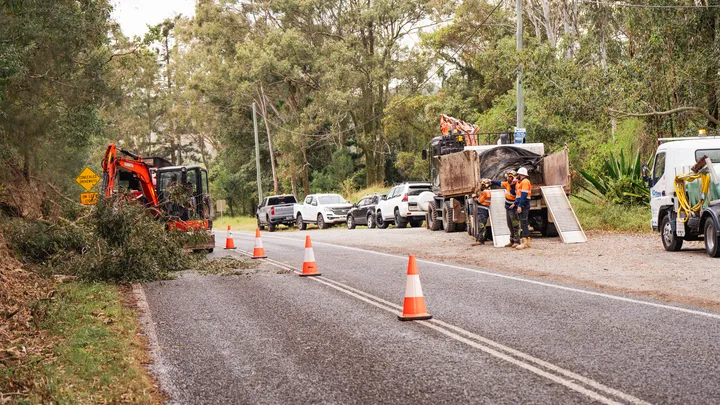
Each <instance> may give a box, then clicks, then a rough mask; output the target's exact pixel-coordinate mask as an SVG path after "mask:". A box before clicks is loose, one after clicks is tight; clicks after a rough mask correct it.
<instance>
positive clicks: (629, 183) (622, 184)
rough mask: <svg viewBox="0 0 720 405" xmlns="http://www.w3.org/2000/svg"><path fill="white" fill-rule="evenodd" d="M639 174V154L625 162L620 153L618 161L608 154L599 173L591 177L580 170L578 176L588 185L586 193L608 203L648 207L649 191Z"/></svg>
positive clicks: (640, 168) (640, 169) (640, 165)
mask: <svg viewBox="0 0 720 405" xmlns="http://www.w3.org/2000/svg"><path fill="white" fill-rule="evenodd" d="M641 172H642V161H641V158H640V153H639V152H637V153H635V157H634V158H633V159H629V160H626V159H625V153H624V152H622V151H621V152H620V158H619V159H616V158H615V155H614V154H610V156H609V158H608V159H607V160H606V161H605V166H604V168H603V170H602V171H601V172H600V173H598V174H596V175H593V174H591V173H588V172H586V171H584V170H580V175H581V176H582V177H583V178H584V179H585V180H587V182H588V183H589V184H590V187H587V186H586V187H584V188H585V189H586V190H587V191H588V192H590V193H591V194H592V195H594V196H596V197H598V198H601V199H603V200H605V201H607V202H609V203H612V204H619V205H626V206H627V205H649V204H650V189H649V188H648V187H647V186H646V185H645V183H644V181H643V179H642V173H641ZM578 198H581V197H578ZM585 201H587V200H585Z"/></svg>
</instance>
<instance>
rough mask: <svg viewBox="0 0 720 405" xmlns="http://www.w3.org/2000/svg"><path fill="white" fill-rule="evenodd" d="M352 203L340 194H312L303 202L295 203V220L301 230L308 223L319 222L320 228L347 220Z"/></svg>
mask: <svg viewBox="0 0 720 405" xmlns="http://www.w3.org/2000/svg"><path fill="white" fill-rule="evenodd" d="M350 208H352V204H350V203H349V202H347V201H345V199H344V198H343V197H342V196H341V195H339V194H310V195H308V196H307V197H305V201H303V203H302V204H295V206H294V212H295V222H296V223H297V227H298V229H300V230H304V229H305V228H307V224H317V226H318V227H319V228H320V229H325V228H329V227H330V226H332V225H333V224H337V223H340V222H345V219H346V218H347V214H348V212H349V211H350Z"/></svg>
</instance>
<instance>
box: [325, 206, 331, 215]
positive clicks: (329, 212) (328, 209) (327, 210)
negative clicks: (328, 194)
mask: <svg viewBox="0 0 720 405" xmlns="http://www.w3.org/2000/svg"><path fill="white" fill-rule="evenodd" d="M325 212H327V213H328V214H332V213H333V210H332V208H327V207H325Z"/></svg>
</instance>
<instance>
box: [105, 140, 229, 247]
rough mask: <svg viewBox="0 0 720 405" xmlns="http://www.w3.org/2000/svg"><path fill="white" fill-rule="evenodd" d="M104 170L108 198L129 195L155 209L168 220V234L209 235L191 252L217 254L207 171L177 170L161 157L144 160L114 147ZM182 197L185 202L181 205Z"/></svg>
mask: <svg viewBox="0 0 720 405" xmlns="http://www.w3.org/2000/svg"><path fill="white" fill-rule="evenodd" d="M102 167H103V176H102V180H103V188H102V193H103V196H104V197H106V198H110V197H112V196H113V195H114V194H116V193H118V192H125V193H127V194H128V195H129V196H130V198H132V199H134V200H137V201H138V202H140V203H142V204H144V205H145V206H147V207H148V208H149V209H151V210H152V211H153V214H154V215H155V216H156V217H158V218H165V220H166V221H167V228H168V230H177V231H183V232H194V233H197V232H203V233H206V234H207V236H208V237H207V238H200V239H207V241H206V242H201V243H199V244H197V245H194V246H188V248H190V249H193V250H203V249H204V250H207V251H209V252H212V251H213V249H214V247H215V236H214V235H213V234H212V233H211V229H212V212H211V210H212V199H211V197H210V187H209V184H208V175H207V170H205V169H203V168H201V167H200V166H197V165H195V166H173V165H172V163H171V162H169V161H168V160H166V159H164V158H161V157H149V158H142V157H140V156H138V155H136V154H133V153H131V152H128V151H126V150H124V149H122V148H119V147H118V146H116V145H115V144H114V143H111V144H110V145H108V147H107V149H106V150H105V158H104V159H103V164H102ZM171 196H172V197H173V198H171ZM178 196H181V198H180V199H181V200H183V201H178V198H177V197H178ZM185 200H187V201H185Z"/></svg>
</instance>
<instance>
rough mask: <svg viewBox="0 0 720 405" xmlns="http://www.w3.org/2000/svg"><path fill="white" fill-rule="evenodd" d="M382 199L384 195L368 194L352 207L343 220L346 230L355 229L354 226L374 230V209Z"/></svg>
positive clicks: (375, 222)
mask: <svg viewBox="0 0 720 405" xmlns="http://www.w3.org/2000/svg"><path fill="white" fill-rule="evenodd" d="M382 197H385V194H380V193H374V194H368V195H366V196H364V197H363V198H361V199H360V201H358V203H357V204H355V205H353V207H352V208H351V209H350V212H348V214H347V219H346V220H345V222H346V223H347V227H348V229H355V226H356V225H367V227H368V228H375V225H376V224H377V221H376V217H375V207H377V204H378V203H379V202H380V198H382Z"/></svg>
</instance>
